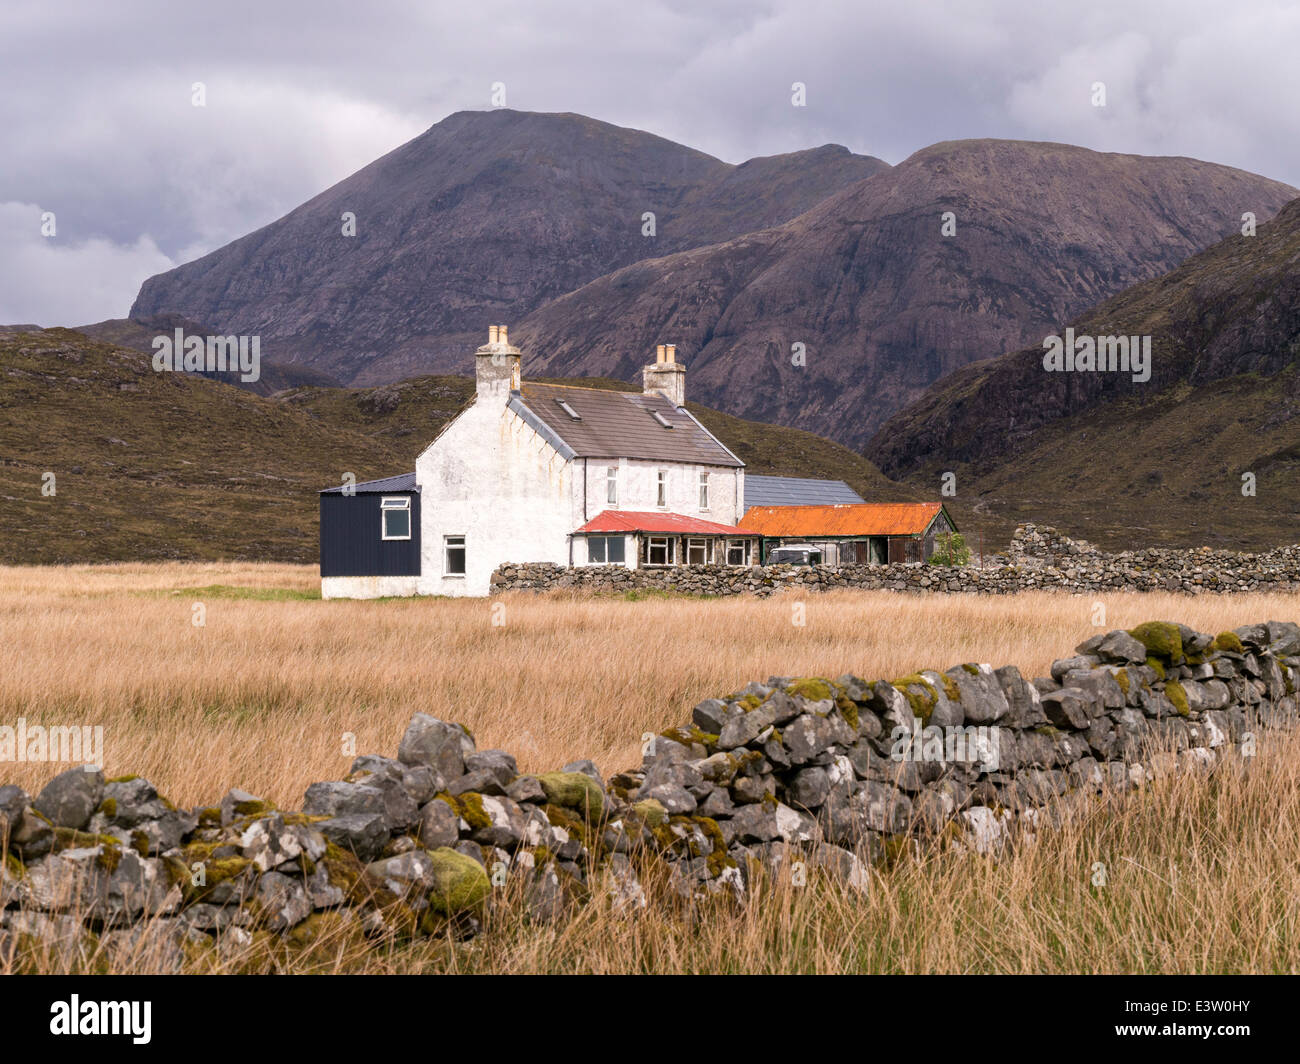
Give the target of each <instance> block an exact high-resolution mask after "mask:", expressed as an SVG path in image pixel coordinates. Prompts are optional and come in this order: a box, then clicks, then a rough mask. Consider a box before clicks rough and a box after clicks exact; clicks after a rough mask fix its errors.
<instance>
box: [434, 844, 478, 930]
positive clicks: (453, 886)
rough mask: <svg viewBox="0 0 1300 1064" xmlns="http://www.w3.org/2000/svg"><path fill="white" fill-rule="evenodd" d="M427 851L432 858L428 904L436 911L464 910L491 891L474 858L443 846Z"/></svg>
mask: <svg viewBox="0 0 1300 1064" xmlns="http://www.w3.org/2000/svg"><path fill="white" fill-rule="evenodd" d="M427 852H428V854H429V857H430V858H431V859H432V861H433V889H432V890H431V891H430V892H429V904H430V906H431V907H433V908H434V909H436V910H437V911H438V912H440V913H442V914H444V915H446V916H451V915H453V914H454V913H461V912H467V911H469V910H471V909H474V908H476V907H477V906H479V905H480V904H482V902H483V900H484V899H485V898H486V897H487V896H488V895H489V894H490V893H491V892H492V882H491V880H489V879H488V874H487V872H486V870H485V869H484V868H483V866H482V865H481V864H479V863H478V862H477V861H476V860H474V858H472V857H466V856H465V855H464V854H463V853H458V852H457V851H456V850H453V849H450V848H449V847H446V846H440V847H439V848H438V849H436V850H429V851H427Z"/></svg>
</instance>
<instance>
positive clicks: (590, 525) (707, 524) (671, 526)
mask: <svg viewBox="0 0 1300 1064" xmlns="http://www.w3.org/2000/svg"><path fill="white" fill-rule="evenodd" d="M578 531H579V532H663V533H667V534H669V535H696V536H753V535H756V533H754V532H750V531H747V530H746V529H743V528H737V527H736V526H735V525H720V524H718V523H717V522H716V521H704V520H702V519H700V518H698V517H686V516H685V515H684V514H673V513H658V512H653V513H645V512H643V511H639V510H603V511H601V512H600V513H598V514H597V515H596V516H595V517H593V518H592V519H591V520H590V521H588V522H587V523H586V524H585V525H583V526H582V527H581V528H580V529H578Z"/></svg>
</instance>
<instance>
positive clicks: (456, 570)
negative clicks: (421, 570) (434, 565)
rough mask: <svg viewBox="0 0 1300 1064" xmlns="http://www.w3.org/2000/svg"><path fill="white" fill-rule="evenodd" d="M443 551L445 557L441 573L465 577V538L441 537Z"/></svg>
mask: <svg viewBox="0 0 1300 1064" xmlns="http://www.w3.org/2000/svg"><path fill="white" fill-rule="evenodd" d="M442 543H443V551H444V553H445V554H446V556H447V561H446V565H445V567H444V568H443V572H444V573H446V574H447V575H448V576H464V575H465V537H464V536H443V537H442Z"/></svg>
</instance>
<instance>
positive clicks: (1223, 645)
mask: <svg viewBox="0 0 1300 1064" xmlns="http://www.w3.org/2000/svg"><path fill="white" fill-rule="evenodd" d="M1210 646H1211V647H1212V648H1213V649H1214V650H1223V651H1227V652H1228V653H1229V654H1244V653H1246V648H1245V647H1244V646H1243V645H1242V642H1241V636H1239V635H1238V634H1237V633H1236V632H1220V633H1219V634H1218V635H1216V636H1215V637H1214V642H1213V643H1211V644H1210Z"/></svg>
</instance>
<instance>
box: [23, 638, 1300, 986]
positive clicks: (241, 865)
mask: <svg viewBox="0 0 1300 1064" xmlns="http://www.w3.org/2000/svg"><path fill="white" fill-rule="evenodd" d="M1298 686H1300V626H1298V625H1296V624H1293V623H1283V622H1276V621H1270V622H1267V623H1265V624H1257V625H1248V626H1245V627H1242V628H1238V629H1236V630H1235V631H1232V632H1224V633H1220V634H1219V635H1217V636H1212V635H1209V634H1203V633H1199V632H1195V631H1193V630H1192V629H1190V628H1187V627H1185V626H1183V625H1179V624H1174V623H1169V622H1151V623H1148V624H1143V625H1139V626H1138V627H1137V628H1134V629H1132V630H1131V631H1127V632H1126V631H1113V632H1107V633H1099V634H1098V635H1096V636H1093V637H1092V638H1090V639H1088V640H1086V641H1085V642H1084V643H1081V644H1080V645H1079V646H1078V647H1076V648H1075V653H1074V655H1073V656H1071V657H1068V658H1063V659H1061V660H1059V661H1057V662H1054V663H1053V665H1052V668H1051V676H1050V677H1042V678H1038V679H1035V680H1033V681H1032V682H1029V681H1027V680H1026V679H1025V678H1024V677H1022V676H1021V674H1020V673H1019V671H1018V670H1017V669H1016V668H1015V667H1013V666H1005V667H1003V668H998V669H995V668H993V667H991V666H990V665H987V664H974V663H968V664H963V665H958V666H956V667H954V668H951V669H948V670H947V671H946V672H937V671H933V670H922V671H919V672H917V673H914V674H912V675H909V676H903V677H898V678H896V679H892V680H874V681H873V680H867V679H864V678H861V677H857V676H852V675H844V676H839V677H835V678H833V679H832V678H808V677H802V678H792V677H771V678H769V679H767V680H766V681H764V682H761V683H751V684H749V685H748V686H746V687H744V688H742V689H740V690H738V691H734V692H731V693H730V694H727V695H725V696H723V697H719V698H710V699H706V700H705V701H703V702H701V703H700V704H699V705H697V706H696V707H695V708H694V710H693V711H692V714H691V720H690V721H689V723H686V724H684V725H683V726H681V727H677V728H673V729H670V730H669V731H667V732H664V733H662V734H659V735H646V736H645V737H644V739H643V756H642V761H641V764H640V766H639V767H637V768H635V769H631V770H629V771H625V772H621V773H618V774H617V775H614V776H612V777H611V778H610V779H609V780H608V781H606V780H604V779H602V777H601V774H600V773H599V771H598V770H597V768H596V766H595V765H593V764H592V763H591V762H590V761H575V762H572V763H570V764H568V765H565V766H563V768H561V769H560V770H558V771H555V772H545V773H541V774H538V775H532V774H521V773H519V772H518V770H517V766H516V764H515V760H514V758H513V757H511V756H510V755H509V754H508V753H506V752H505V751H502V750H479V749H477V747H476V744H475V742H474V739H473V737H472V736H471V735H470V734H469V732H468V731H467V730H466V729H464V728H463V727H461V726H460V725H457V724H452V723H448V722H446V721H441V720H437V719H435V718H433V717H431V716H427V715H425V714H417V715H416V716H415V717H414V718H413V719H412V720H411V723H410V726H409V727H408V728H407V731H406V734H405V735H404V736H403V737H402V740H401V743H400V745H399V748H398V756H397V757H396V758H389V757H382V756H378V755H367V756H363V757H359V758H357V759H356V761H355V762H354V763H353V764H352V768H351V772H350V773H349V774H348V776H347V777H346V778H345V779H342V780H335V781H330V782H324V783H317V784H313V785H312V786H311V787H309V788H308V790H307V794H306V797H305V801H304V806H303V811H302V812H288V811H283V810H278V809H275V808H274V807H273V806H272V805H270V803H268V802H265V801H263V800H261V799H259V798H257V797H256V796H254V795H252V794H250V793H247V792H244V791H240V790H232V791H230V792H229V793H228V794H226V795H225V797H224V798H222V799H221V801H220V802H219V803H217V804H216V805H213V806H209V807H200V808H195V809H191V810H182V809H177V808H176V807H175V806H174V805H172V803H170V802H168V801H167V800H166V799H165V798H163V797H162V796H161V795H159V794H158V793H157V791H156V790H155V789H154V787H153V786H152V785H150V784H149V783H148V782H147V781H145V780H142V779H139V778H134V777H124V778H119V779H111V780H105V779H104V778H103V776H102V774H101V773H100V772H99V771H98V770H97V769H94V768H91V769H82V768H77V769H72V770H70V771H68V772H65V773H63V774H62V775H60V776H57V777H56V778H55V779H54V780H52V781H51V782H50V783H49V784H48V785H47V786H46V788H45V789H44V790H43V791H42V792H41V793H40V794H39V795H38V796H36V797H35V798H34V799H33V798H31V797H29V796H28V795H26V794H25V793H23V792H22V791H21V790H20V789H19V788H17V787H13V786H6V787H0V843H3V864H2V865H0V910H2V915H0V959H4V958H6V957H7V956H8V955H10V954H12V953H13V952H15V951H17V952H18V953H19V954H21V953H22V952H23V951H25V950H27V949H30V948H32V946H33V944H34V943H35V944H36V945H38V946H42V947H44V948H51V947H58V948H61V949H65V950H67V951H68V953H69V955H76V956H80V957H82V958H84V957H86V956H100V955H102V954H104V953H107V954H108V955H110V956H111V955H112V953H113V952H114V951H116V950H133V949H138V948H139V947H140V946H141V943H142V942H143V941H146V940H147V941H151V942H153V943H154V945H155V946H156V948H157V949H158V951H159V952H158V954H157V956H158V957H160V958H162V960H161V961H159V963H160V964H161V965H162V966H163V967H173V968H176V969H180V968H182V967H183V966H184V965H185V963H186V961H187V959H192V958H193V957H195V956H196V955H199V954H202V953H203V951H206V950H212V949H216V950H222V949H229V948H231V947H232V946H233V947H236V948H245V947H248V946H250V945H252V944H253V943H254V939H255V938H256V937H257V936H263V937H264V938H266V939H268V940H269V941H273V942H286V943H289V944H291V945H309V944H310V943H311V942H313V941H314V940H315V939H316V938H317V936H319V935H320V934H322V933H323V932H324V931H325V930H326V929H330V928H333V929H337V928H339V927H344V928H348V927H351V928H353V929H355V930H356V931H357V932H360V933H364V934H367V935H371V936H374V937H376V938H380V939H392V938H394V937H415V936H420V935H428V934H445V933H452V934H460V935H465V934H472V933H474V932H476V931H477V930H478V929H479V925H478V917H479V915H480V914H481V913H482V912H483V910H484V908H485V907H486V906H489V905H493V904H518V905H523V906H526V907H527V911H528V915H529V918H531V919H533V920H536V921H539V922H550V921H554V920H557V919H559V918H561V917H562V916H563V914H564V913H565V911H566V910H567V909H568V908H569V907H570V906H572V905H574V904H577V903H580V902H582V901H583V900H585V899H590V898H592V897H594V896H596V895H600V896H602V897H604V898H606V899H607V900H608V903H609V904H610V905H611V906H612V907H613V908H614V910H615V911H618V912H624V913H629V914H630V913H633V912H635V911H636V910H637V909H638V908H642V907H644V906H645V905H646V904H647V896H646V891H645V889H644V888H643V886H642V881H643V879H644V877H645V875H646V874H647V872H648V871H650V870H651V869H652V868H658V869H660V870H663V871H665V872H666V879H667V882H668V884H669V886H670V889H671V890H672V891H673V892H675V893H677V894H679V895H681V896H682V897H683V898H696V897H708V896H711V895H721V896H723V897H726V898H734V899H737V900H743V899H744V898H746V897H747V896H749V895H751V894H753V893H755V892H757V891H760V890H761V889H762V884H763V883H764V882H765V881H766V880H768V879H770V878H771V877H773V876H779V875H783V874H799V875H807V874H810V873H812V872H816V873H818V874H822V875H826V876H829V877H831V878H832V879H834V880H836V881H838V882H840V883H841V884H842V885H843V886H844V888H845V889H848V890H862V889H865V888H866V885H867V883H868V880H869V871H870V868H871V865H872V864H873V862H874V861H876V860H877V859H879V858H881V857H883V856H884V855H885V854H887V853H893V854H894V855H897V853H898V852H899V851H898V847H900V846H910V847H919V846H921V845H929V844H934V845H948V846H957V847H963V848H967V849H971V850H975V851H977V852H981V853H985V852H990V851H994V850H996V849H998V848H999V847H1001V846H1003V845H1005V844H1007V843H1008V842H1010V841H1012V840H1014V839H1015V838H1016V837H1017V835H1018V833H1019V832H1020V831H1021V830H1022V829H1025V830H1028V831H1031V832H1032V831H1036V830H1038V829H1040V828H1041V827H1043V826H1044V825H1046V824H1049V823H1052V822H1053V821H1055V820H1056V819H1058V818H1060V817H1064V816H1069V815H1071V814H1072V812H1073V810H1075V809H1077V808H1079V807H1080V805H1081V804H1082V803H1085V802H1087V801H1088V800H1089V798H1090V796H1092V795H1096V794H1100V793H1104V792H1108V791H1127V790H1131V789H1135V788H1140V787H1142V786H1144V785H1145V784H1146V783H1148V782H1149V781H1151V780H1153V779H1155V778H1157V777H1159V776H1162V775H1165V774H1168V773H1172V772H1180V771H1181V772H1197V773H1201V772H1209V771H1211V770H1212V769H1213V768H1214V767H1215V766H1216V765H1217V764H1218V763H1220V762H1221V761H1222V760H1223V759H1225V758H1227V757H1235V756H1238V755H1239V756H1242V757H1246V758H1249V757H1251V756H1253V755H1254V752H1255V746H1256V743H1257V739H1258V732H1259V730H1260V729H1261V728H1267V727H1273V726H1278V725H1284V724H1285V725H1290V724H1293V723H1294V722H1295V721H1296V718H1297V715H1298V711H1300V699H1298V697H1297V693H1296V692H1297V687H1298ZM510 885H513V886H514V888H515V889H514V890H513V891H509V890H507V889H506V888H507V887H509V886H510ZM101 946H102V947H103V948H102V949H99V947H101Z"/></svg>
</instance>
